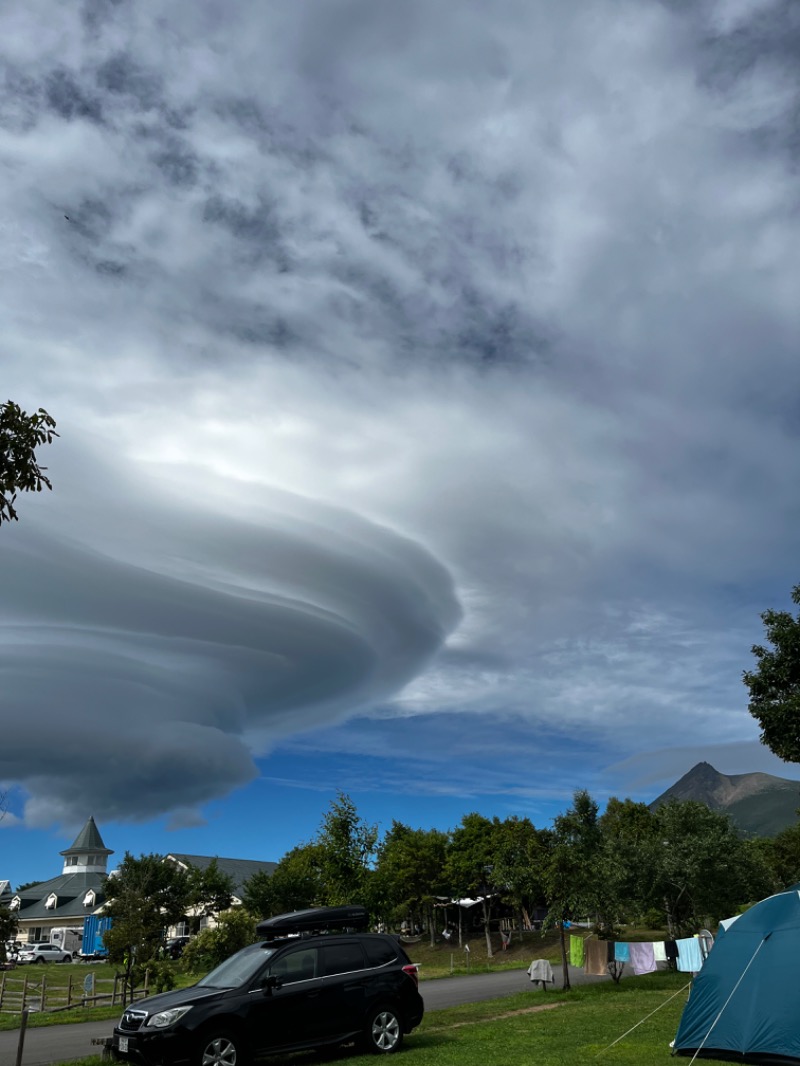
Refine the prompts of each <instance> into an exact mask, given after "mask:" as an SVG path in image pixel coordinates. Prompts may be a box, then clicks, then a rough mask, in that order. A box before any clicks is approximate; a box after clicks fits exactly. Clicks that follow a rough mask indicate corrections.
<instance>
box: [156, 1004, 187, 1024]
mask: <svg viewBox="0 0 800 1066" xmlns="http://www.w3.org/2000/svg"><path fill="white" fill-rule="evenodd" d="M191 1009H192V1008H191V1006H189V1007H172V1008H171V1009H170V1010H162V1011H160V1012H159V1013H158V1014H154V1015H153V1016H152V1017H151V1018H148V1019H147V1028H148V1029H166V1028H167V1027H168V1026H170V1025H174V1024H175V1022H177V1020H178V1019H179V1018H182V1017H183V1016H184V1014H186V1013H187V1011H190V1010H191Z"/></svg>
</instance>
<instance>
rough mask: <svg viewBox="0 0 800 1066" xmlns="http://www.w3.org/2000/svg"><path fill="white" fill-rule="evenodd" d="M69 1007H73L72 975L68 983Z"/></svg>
mask: <svg viewBox="0 0 800 1066" xmlns="http://www.w3.org/2000/svg"><path fill="white" fill-rule="evenodd" d="M67 1006H68V1007H71V1006H72V974H70V975H69V981H68V983H67Z"/></svg>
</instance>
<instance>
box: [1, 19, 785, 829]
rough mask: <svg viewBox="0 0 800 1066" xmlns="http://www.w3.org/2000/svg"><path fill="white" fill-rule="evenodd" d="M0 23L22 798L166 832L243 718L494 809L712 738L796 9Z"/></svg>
mask: <svg viewBox="0 0 800 1066" xmlns="http://www.w3.org/2000/svg"><path fill="white" fill-rule="evenodd" d="M0 31H2V32H0V41H2V46H1V47H2V51H3V60H4V62H3V70H4V74H3V77H4V79H5V81H4V85H3V91H2V93H1V94H0V168H2V178H3V180H2V182H0V233H1V234H2V239H3V248H4V253H5V254H4V257H3V264H2V266H3V279H2V280H3V284H2V286H0V302H1V307H0V309H1V310H2V316H3V323H4V357H3V358H4V376H3V384H4V389H5V390H6V391H7V393H8V395H9V396H11V397H12V398H13V399H15V400H17V401H18V402H20V403H22V404H23V405H24V406H27V407H35V406H39V405H40V404H41V405H43V406H45V407H47V408H48V409H49V410H50V411H51V412H52V413H53V414H54V415H55V416H56V418H57V419H58V423H59V430H60V431H61V433H62V439H61V440H60V441H58V442H57V443H56V444H55V445H54V446H53V447H52V448H51V449H49V453H48V455H47V461H48V462H49V465H50V467H51V473H52V476H53V481H54V485H55V491H54V492H53V494H47V495H45V496H43V497H42V498H38V497H37V498H36V499H33V500H30V499H24V500H22V501H21V504H20V514H21V518H22V520H21V522H20V525H19V527H18V528H17V527H15V528H13V529H4V530H3V531H2V534H1V535H0V537H1V539H2V544H0V549H2V550H1V551H0V579H1V580H2V583H3V586H2V587H3V590H4V596H3V601H2V605H1V607H0V612H1V613H0V619H1V620H2V630H1V631H0V632H1V633H2V639H1V640H0V669H2V678H3V693H4V695H3V708H4V712H5V713H4V722H7V723H8V725H7V726H6V725H4V732H3V743H2V746H0V780H5V781H8V782H9V783H14V784H19V785H20V786H21V788H22V789H23V790H24V795H25V796H26V797H27V807H26V819H27V821H28V822H29V824H40V825H43V824H48V823H49V822H51V821H53V820H58V819H60V820H66V821H69V820H71V819H72V820H75V819H77V820H81V819H82V818H83V817H84V816H85V813H86V809H87V803H88V804H90V805H91V806H92V807H93V808H94V809H96V811H97V812H100V811H102V812H104V813H105V815H106V816H107V817H115V818H120V819H121V818H126V817H127V818H132V819H146V818H151V817H154V816H156V815H159V814H164V813H171V814H172V816H173V820H174V823H175V824H183V825H188V824H192V823H193V821H194V820H196V818H197V817H198V815H197V811H198V810H199V809H200V808H201V807H202V805H203V804H204V803H206V802H207V801H208V800H210V799H213V798H215V797H220V796H223V795H226V794H228V793H230V792H231V790H234V789H236V788H238V787H240V786H242V785H244V784H245V783H246V782H248V781H250V780H251V779H252V778H254V777H255V776H256V775H257V774H259V773H260V772H261V767H262V766H263V760H264V757H265V756H266V755H267V753H268V752H270V751H271V750H274V748H275V745H277V744H283V745H286V746H288V748H290V749H291V750H292V751H293V752H294V756H295V759H296V760H300V759H302V758H306V759H308V760H312V761H313V760H314V759H316V758H318V757H319V758H323V757H328V758H331V759H342V758H347V757H349V756H350V755H355V754H356V753H358V752H361V753H362V754H363V756H364V757H365V759H366V758H368V759H369V760H370V770H369V774H370V780H371V781H372V784H373V786H374V788H375V789H376V790H380V789H381V788H383V789H385V790H386V791H389V792H400V791H403V789H408V790H417V791H425V792H428V793H430V794H431V795H435V794H437V793H438V792H441V791H447V792H448V794H451V795H456V794H458V795H467V794H469V795H474V794H476V793H477V792H480V793H481V794H482V795H499V794H505V795H508V796H509V797H511V799H510V800H509V802H510V803H511V802H514V803H516V802H518V801H519V802H522V800H520V797H527V798H526V799H525V802H527V803H528V804H529V807H528V808H526V809H531V810H535V809H536V803H537V802H538V800H537V799H536V797H537V796H538V795H539V793H540V792H542V791H544V792H546V793H547V795H549V796H550V797H555V798H557V799H559V800H560V798H561V797H562V796H563V795H568V794H569V791H570V790H571V788H573V787H576V786H578V785H582V784H587V785H589V786H591V787H593V788H595V789H596V790H597V791H598V793H600V794H604V793H607V792H608V791H609V790H611V791H613V790H615V789H617V790H620V789H621V788H622V787H624V784H623V785H620V782H621V781H622V782H623V783H624V782H630V785H631V787H632V788H645V787H649V785H650V783H651V782H655V781H658V780H659V773H661V777H662V778H667V781H666V783H669V780H668V779H669V778H670V777H671V776H674V773H675V771H674V766H675V761H674V760H677V761H680V759H681V758H684V755H680V756H678V755H677V754H676V755H675V757H674V759H673V755H671V754H670V752H671V751H672V750H673V749H675V751H676V752H678V751H680V752H684V753H685V752H686V751H687V747H688V745H689V742H690V738H691V745H692V747H691V749H690V750H691V751H695V752H696V755H697V758H701V757H703V755H702V752H703V750H708V751H711V750H712V749H713V751H714V752H715V755H714V758H715V760H716V764H717V765H718V768H719V769H721V770H723V771H726V770H727V771H728V772H731V771H739V770H747V769H751V768H752V766H751V765H741V762H742V761H747V759H755V757H756V756H755V754H754V752H755V749H756V748H757V744H756V737H757V731H756V728H755V725H754V723H753V722H752V720H751V719H750V718H749V717H748V715H747V713H746V710H745V692H744V689H743V687H742V685H741V683H740V675H741V671H742V669H743V668H745V667H746V666H748V665H749V661H748V659H749V648H750V645H751V644H752V642H753V641H754V640H755V639H757V637H758V631H759V624H758V613H759V611H761V610H763V609H764V608H765V607H767V606H771V605H773V604H777V603H779V602H783V601H785V598H786V595H787V593H788V589H789V587H790V586H791V585H792V584H793V583H794V582H796V581H797V580H798V579H800V578H799V577H798V574H797V572H796V536H795V532H794V531H795V530H796V528H797V525H798V520H799V519H800V514H798V510H799V509H800V495H799V494H798V491H797V485H798V484H800V450H799V449H798V447H797V439H798V412H797V402H796V396H797V394H798V391H800V364H798V361H797V343H798V338H800V302H798V300H797V289H798V278H800V221H799V217H800V216H798V214H797V209H796V199H797V193H796V167H797V160H798V144H799V143H800V142H798V137H797V119H796V116H797V108H798V100H800V61H798V55H800V51H799V50H798V49H799V47H800V15H799V14H798V6H797V5H796V4H794V3H792V2H790V0H751V2H745V0H724V2H723V0H718V2H712V0H699V2H698V3H692V4H684V3H679V2H677V0H674V2H667V0H663V2H657V0H645V2H642V0H600V2H598V3H595V4H593V5H592V8H591V12H587V11H586V10H582V11H581V12H571V11H569V10H568V9H566V8H563V6H562V7H557V8H556V7H553V6H552V5H548V4H543V3H531V2H529V0H501V2H499V3H497V4H495V5H494V6H493V8H492V14H491V16H489V15H488V14H487V11H486V8H485V5H483V4H479V3H462V4H459V5H452V4H450V5H448V4H430V3H422V2H421V0H406V2H404V3H402V4H399V5H397V4H396V5H392V6H390V7H387V6H386V5H380V4H379V5H375V4H372V3H368V2H366V0H334V2H330V3H326V4H322V5H321V4H319V3H316V2H311V0H295V2H293V3H292V4H290V5H283V4H278V3H255V2H252V3H251V2H245V0H240V2H239V3H237V4H236V5H234V7H233V8H231V6H230V5H227V6H223V5H221V4H217V3H212V2H204V3H196V2H189V0H178V2H173V3H170V4H165V3H163V2H162V0H142V2H138V3H136V4H134V3H128V2H110V0H108V2H105V0H87V2H85V3H84V5H83V7H82V8H81V9H80V10H79V9H78V8H77V7H75V6H65V5H59V4H56V3H54V2H52V0H32V2H31V3H29V4H27V5H25V6H24V7H20V8H17V9H16V10H14V11H13V12H12V11H10V10H9V11H7V12H4V13H3V14H2V15H0ZM62 723H63V724H62ZM67 723H68V726H69V727H68V728H67V727H66V725H67ZM56 733H57V734H58V735H59V736H62V737H63V738H64V739H63V742H61V743H60V744H59V745H58V746H54V745H51V744H48V745H46V746H43V745H42V743H41V738H42V737H43V736H48V737H52V736H53V735H55V734H56ZM498 734H499V735H498ZM412 738H413V740H412ZM89 749H90V750H91V752H92V758H93V760H96V761H97V762H98V763H102V765H103V766H104V767H105V768H106V769H107V770H108V772H107V773H104V774H103V775H102V777H93V778H92V779H91V780H90V781H87V780H86V778H85V776H84V775H82V774H80V773H79V772H77V770H76V767H78V766H79V765H80V763H81V754H82V752H85V751H86V750H89ZM503 752H505V753H506V755H507V759H506V761H505V763H503V764H502V769H500V764H501V761H502V758H503V754H502V753H503ZM509 752H513V754H509ZM726 752H727V753H728V756H727V759H728V761H727V762H726V755H725V753H726ZM748 753H749V754H748ZM401 758H402V760H403V761H402V766H403V773H402V774H401V773H400V769H399V767H400V763H399V762H398V761H396V760H400V759H401ZM685 758H686V759H688V760H689V762H691V760H692V759H693V758H694V756H692V755H691V754H689V755H686V756H685ZM482 760H483V761H482ZM642 760H643V761H642ZM537 762H538V763H542V762H544V763H546V765H547V770H546V772H542V774H541V776H540V777H539V783H538V784H537V785H536V787H533V786H532V785H531V782H530V768H531V766H532V765H536V764H537ZM309 765H311V763H310V762H309ZM297 766H299V763H295V767H294V769H297ZM771 768H772V769H773V771H774V770H775V765H774V764H772V767H771ZM685 769H688V765H687V766H682V767H681V769H680V771H679V772H683V770H685ZM285 777H286V779H287V780H289V779H291V780H295V781H301V780H303V781H305V782H306V783H307V785H308V787H311V783H310V777H311V775H310V774H309V775H308V777H305V776H304V775H303V773H302V772H299V771H298V772H292V773H287V774H286V775H285ZM323 779H324V775H323V777H322V778H318V779H317V781H319V780H323ZM476 781H480V785H476ZM335 784H336V782H333V783H332V786H331V787H335Z"/></svg>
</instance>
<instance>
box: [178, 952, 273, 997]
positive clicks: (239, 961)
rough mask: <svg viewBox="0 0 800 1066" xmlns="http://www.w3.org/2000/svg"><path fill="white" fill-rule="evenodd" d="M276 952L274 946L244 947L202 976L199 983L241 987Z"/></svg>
mask: <svg viewBox="0 0 800 1066" xmlns="http://www.w3.org/2000/svg"><path fill="white" fill-rule="evenodd" d="M274 954H275V951H274V949H273V948H264V947H262V946H261V945H260V944H258V945H254V946H253V947H252V948H244V949H243V950H242V951H237V952H236V954H235V955H231V957H230V958H229V959H226V960H225V961H224V962H222V963H220V965H219V966H217V967H216V969H213V970H212V971H211V972H210V973H207V974H206V975H205V977H201V978H200V980H199V981H198V982H197V983H198V985H205V986H208V987H211V988H239V986H240V985H243V984H245V983H246V982H247V981H249V980H250V979H251V978H253V977H255V975H256V974H257V973H258V971H259V970H260V969H261V967H262V966H263V965H264V964H265V963H266V962H267V960H268V959H271V958H272V956H273V955H274Z"/></svg>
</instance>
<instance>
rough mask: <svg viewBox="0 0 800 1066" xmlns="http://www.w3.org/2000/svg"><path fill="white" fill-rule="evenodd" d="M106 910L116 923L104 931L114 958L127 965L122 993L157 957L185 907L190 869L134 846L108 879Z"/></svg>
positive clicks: (128, 991)
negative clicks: (136, 852) (138, 852)
mask: <svg viewBox="0 0 800 1066" xmlns="http://www.w3.org/2000/svg"><path fill="white" fill-rule="evenodd" d="M104 892H105V896H106V899H107V900H108V903H107V904H106V910H105V913H106V914H107V915H108V916H109V917H110V918H112V919H113V925H112V926H111V928H110V929H109V930H108V932H107V933H106V934H105V935H104V938H103V939H104V943H105V946H106V948H107V949H108V957H109V959H110V961H111V962H115V963H117V964H120V965H121V966H122V967H123V996H125V997H126V998H127V995H128V994H129V993H130V992H132V991H133V988H134V987H135V985H136V983H138V981H139V979H140V978H141V976H142V975H143V973H144V970H145V968H146V966H147V964H148V963H149V962H152V961H155V960H156V959H157V958H158V957H159V955H160V953H161V947H162V945H163V942H164V932H165V930H166V929H167V927H168V926H170V925H174V924H175V923H176V922H178V921H179V920H180V919H181V918H182V917H183V916H184V914H185V913H186V910H187V907H188V904H189V898H190V885H189V878H188V877H187V876H186V873H185V872H184V871H183V870H181V869H180V868H179V867H177V866H175V865H174V863H171V862H165V861H164V857H163V856H162V855H141V856H140V857H139V858H138V859H136V858H134V857H133V855H131V853H130V852H126V853H125V858H124V859H123V860H122V862H121V863H120V865H119V868H118V869H117V870H115V871H114V873H113V874H111V875H109V876H108V877H107V878H106V880H105V882H104Z"/></svg>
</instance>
